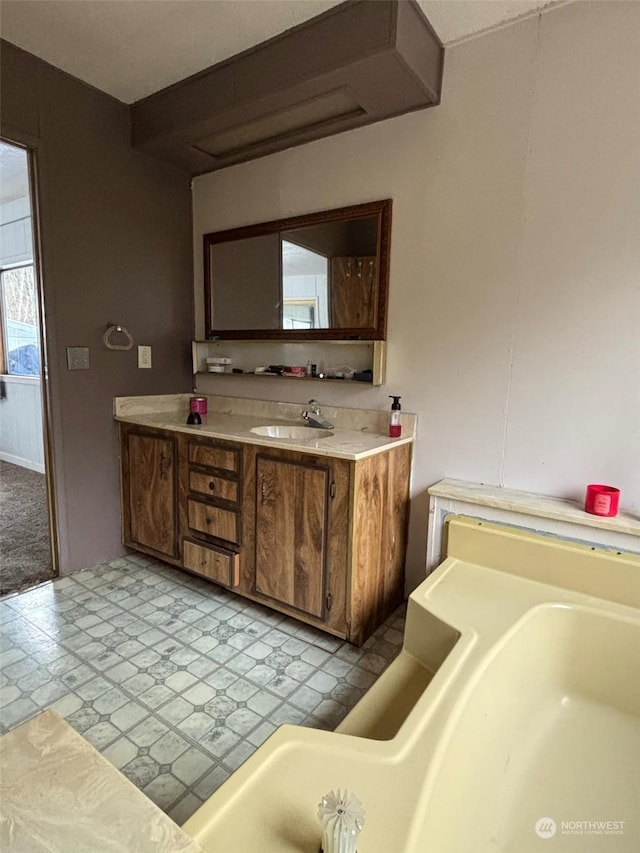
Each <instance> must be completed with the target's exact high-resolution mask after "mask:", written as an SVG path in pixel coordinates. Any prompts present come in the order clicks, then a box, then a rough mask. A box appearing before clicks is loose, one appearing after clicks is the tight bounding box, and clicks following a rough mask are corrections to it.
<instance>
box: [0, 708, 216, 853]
mask: <svg viewBox="0 0 640 853" xmlns="http://www.w3.org/2000/svg"><path fill="white" fill-rule="evenodd" d="M0 769H1V775H0V848H1V849H2V850H7V851H8V850H11V851H13V853H40V852H41V851H42V853H44V851H47V853H67V851H71V850H77V851H80V850H86V851H89V850H90V851H91V853H123V851H128V853H134V851H135V853H202V849H201V847H200V846H199V845H198V844H197V843H196V842H195V841H194V840H193V839H191V838H190V837H189V836H188V835H186V833H184V832H183V831H182V830H181V829H180V827H179V826H177V824H175V823H174V822H173V821H172V820H171V819H170V818H169V817H167V815H166V814H164V812H162V811H161V810H160V809H159V808H158V807H157V806H156V805H155V804H154V803H153V802H151V800H149V799H148V798H147V797H145V795H144V794H143V793H142V791H139V790H138V789H137V788H136V787H135V786H134V785H133V784H132V783H131V782H130V781H129V780H128V779H127V778H126V776H124V775H123V774H122V773H120V771H119V770H116V768H115V767H114V766H113V765H112V764H110V763H109V762H108V761H107V759H106V758H104V757H103V756H102V755H100V753H99V752H98V751H97V750H96V749H94V747H93V746H91V744H90V743H89V742H88V741H86V740H85V739H84V738H83V737H82V736H81V735H79V734H78V733H77V732H75V731H74V730H73V729H72V728H71V726H70V725H69V724H68V723H66V722H65V721H64V720H63V719H61V717H59V716H58V715H57V714H56V713H55V712H54V711H51V710H49V711H44V712H43V713H42V714H39V715H38V716H37V717H35V718H34V719H32V720H29V722H27V723H23V724H22V725H21V726H18V728H16V729H14V730H13V731H11V732H9V733H8V734H5V735H3V736H2V738H0Z"/></svg>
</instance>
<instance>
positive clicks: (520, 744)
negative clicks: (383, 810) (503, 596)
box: [410, 603, 640, 853]
mask: <svg viewBox="0 0 640 853" xmlns="http://www.w3.org/2000/svg"><path fill="white" fill-rule="evenodd" d="M639 656H640V621H638V619H634V618H627V617H624V616H621V615H619V614H614V613H607V612H602V610H601V609H596V608H589V607H584V606H579V605H578V606H575V605H567V604H553V603H549V604H542V605H538V606H536V607H534V608H532V609H531V610H530V611H529V612H528V613H526V614H525V615H524V616H523V617H522V618H521V619H520V620H519V621H518V622H517V623H516V624H515V625H514V626H513V628H512V629H511V630H509V631H508V632H507V633H506V634H505V635H504V637H503V638H502V639H501V641H500V642H499V643H497V644H496V646H495V647H494V648H493V650H492V652H491V654H490V655H489V656H488V657H487V658H486V659H485V661H484V663H483V664H482V665H481V666H479V667H478V669H477V670H476V672H475V673H474V675H473V677H472V678H471V679H470V681H469V682H468V684H467V685H465V688H464V689H463V690H462V691H461V696H460V699H459V702H458V705H457V706H456V708H455V709H454V711H453V712H452V714H451V716H450V718H449V720H448V721H447V725H446V727H445V728H444V730H443V732H442V735H441V739H440V743H439V745H438V749H437V753H436V755H435V756H434V758H433V760H432V762H431V763H430V766H429V769H428V774H427V778H426V781H425V787H424V790H423V794H422V798H421V808H420V810H419V814H417V815H416V820H415V822H414V832H413V834H412V837H411V839H410V847H411V845H414V846H415V849H416V850H417V849H420V842H421V841H424V843H427V842H428V843H429V845H430V846H429V847H428V848H425V849H433V850H435V851H438V853H460V852H461V851H465V853H476V851H477V853H485V851H493V850H495V851H505V853H526V851H529V850H531V851H534V850H546V849H550V847H549V846H547V844H546V842H549V841H550V840H551V839H552V838H553V837H554V836H557V838H558V839H560V847H559V849H561V850H562V851H563V853H564V851H570V850H576V851H581V853H592V852H593V853H603V851H605V850H612V851H623V850H625V851H626V850H629V851H631V850H640V844H639V843H638V840H639V838H640V836H639V835H638V821H639V819H640V671H639V667H638V658H639ZM462 815H464V817H463V818H462ZM544 819H546V820H544ZM634 824H635V825H634ZM536 825H538V832H539V833H540V834H538V833H537V832H536ZM543 825H545V826H547V825H548V828H547V829H546V830H545V829H543V828H542V827H543ZM554 828H555V829H554ZM625 835H626V839H625ZM558 844H559V842H558V840H556V848H555V849H558Z"/></svg>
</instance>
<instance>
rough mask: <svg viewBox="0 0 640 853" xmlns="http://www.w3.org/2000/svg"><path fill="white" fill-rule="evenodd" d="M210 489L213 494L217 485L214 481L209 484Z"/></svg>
mask: <svg viewBox="0 0 640 853" xmlns="http://www.w3.org/2000/svg"><path fill="white" fill-rule="evenodd" d="M209 488H210V489H211V491H212V492H213V491H214V490H215V488H216V484H215V483H214V482H213V480H212V481H211V482H210V483H209Z"/></svg>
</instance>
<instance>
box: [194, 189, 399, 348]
mask: <svg viewBox="0 0 640 853" xmlns="http://www.w3.org/2000/svg"><path fill="white" fill-rule="evenodd" d="M390 242H391V200H390V199H385V200H383V201H374V202H369V203H367V204H359V205H355V206H352V207H341V208H337V209H335V210H325V211H321V212H318V213H310V214H307V215H305V216H295V217H292V218H290V219H278V220H274V221H273V222H261V223H259V224H257V225H249V226H247V227H244V228H233V229H230V230H227V231H216V232H213V233H211V234H205V235H204V294H205V333H206V336H207V338H222V339H229V340H231V339H236V340H237V339H242V338H244V339H264V340H385V338H386V326H387V299H388V288H389V250H390Z"/></svg>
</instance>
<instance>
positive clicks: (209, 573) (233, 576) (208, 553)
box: [182, 539, 240, 588]
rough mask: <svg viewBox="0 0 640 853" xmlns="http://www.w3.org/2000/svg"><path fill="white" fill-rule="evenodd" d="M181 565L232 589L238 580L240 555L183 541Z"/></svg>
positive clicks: (224, 549) (211, 546) (223, 549)
mask: <svg viewBox="0 0 640 853" xmlns="http://www.w3.org/2000/svg"><path fill="white" fill-rule="evenodd" d="M182 563H183V565H184V567H185V569H189V570H190V571H192V572H195V573H196V574H198V575H202V577H205V578H208V579H209V580H212V581H215V582H216V583H219V584H222V586H227V587H230V588H233V587H234V586H237V585H238V581H239V579H240V555H239V554H237V553H236V552H235V551H227V549H226V548H217V547H216V546H215V545H207V546H206V547H205V546H204V545H198V544H196V543H195V542H189V540H188V539H185V540H184V542H183V558H182Z"/></svg>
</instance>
